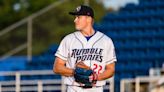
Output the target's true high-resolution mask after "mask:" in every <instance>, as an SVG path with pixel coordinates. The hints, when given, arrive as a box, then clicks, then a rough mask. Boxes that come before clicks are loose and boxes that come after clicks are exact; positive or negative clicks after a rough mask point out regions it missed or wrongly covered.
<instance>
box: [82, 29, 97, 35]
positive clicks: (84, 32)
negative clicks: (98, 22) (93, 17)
mask: <svg viewBox="0 0 164 92" xmlns="http://www.w3.org/2000/svg"><path fill="white" fill-rule="evenodd" d="M81 33H82V34H83V35H84V36H86V37H87V36H92V35H93V34H94V33H95V30H94V29H93V27H89V28H86V29H84V30H81Z"/></svg>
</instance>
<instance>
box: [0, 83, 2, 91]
mask: <svg viewBox="0 0 164 92" xmlns="http://www.w3.org/2000/svg"><path fill="white" fill-rule="evenodd" d="M0 92H2V86H1V83H0Z"/></svg>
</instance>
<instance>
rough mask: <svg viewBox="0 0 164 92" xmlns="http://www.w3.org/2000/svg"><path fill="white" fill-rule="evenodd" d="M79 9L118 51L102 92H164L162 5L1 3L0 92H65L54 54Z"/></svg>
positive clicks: (94, 0) (122, 0)
mask: <svg viewBox="0 0 164 92" xmlns="http://www.w3.org/2000/svg"><path fill="white" fill-rule="evenodd" d="M81 4H85V5H89V6H91V7H92V8H93V9H94V11H95V23H94V28H95V29H96V30H99V31H101V32H103V33H104V34H106V35H107V36H109V37H110V38H112V40H113V42H114V45H115V49H116V55H117V59H118V61H117V63H116V67H115V69H116V72H115V76H114V77H113V78H111V79H110V80H107V81H108V82H107V84H106V86H104V92H164V76H163V75H164V0H0V92H43V91H44V92H65V89H66V87H65V86H64V85H63V84H62V77H61V76H60V75H56V74H54V73H53V72H52V69H53V63H54V59H55V57H54V53H55V52H56V50H57V48H58V46H59V43H60V41H61V39H62V38H63V37H64V36H65V35H67V34H69V33H71V32H74V31H75V29H74V22H73V20H74V17H72V16H70V15H68V12H69V11H72V10H74V9H75V8H76V7H77V6H79V5H81Z"/></svg>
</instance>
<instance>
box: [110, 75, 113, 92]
mask: <svg viewBox="0 0 164 92" xmlns="http://www.w3.org/2000/svg"><path fill="white" fill-rule="evenodd" d="M109 92H114V77H112V78H111V79H110V80H109Z"/></svg>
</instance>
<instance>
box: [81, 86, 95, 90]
mask: <svg viewBox="0 0 164 92" xmlns="http://www.w3.org/2000/svg"><path fill="white" fill-rule="evenodd" d="M79 87H82V88H84V89H87V88H92V87H93V86H79Z"/></svg>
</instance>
